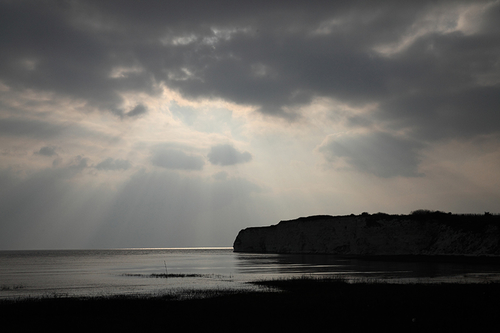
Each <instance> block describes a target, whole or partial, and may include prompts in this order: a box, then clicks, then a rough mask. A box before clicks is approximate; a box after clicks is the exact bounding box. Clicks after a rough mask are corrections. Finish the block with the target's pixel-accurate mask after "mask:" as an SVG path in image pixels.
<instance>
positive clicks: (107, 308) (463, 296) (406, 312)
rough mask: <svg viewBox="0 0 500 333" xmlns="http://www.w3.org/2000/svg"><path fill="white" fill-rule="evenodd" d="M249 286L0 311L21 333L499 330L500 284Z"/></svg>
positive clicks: (297, 282) (308, 282)
mask: <svg viewBox="0 0 500 333" xmlns="http://www.w3.org/2000/svg"><path fill="white" fill-rule="evenodd" d="M254 284H258V285H260V286H262V287H263V288H262V290H263V291H264V292H263V291H260V292H256V291H243V290H234V289H226V288H215V289H212V290H184V291H183V293H184V294H183V296H182V297H176V296H175V295H159V296H156V297H146V296H145V297H139V296H113V297H97V298H95V297H94V298H86V299H76V298H55V299H54V298H53V299H39V300H30V301H18V302H0V313H2V315H3V318H5V320H4V325H5V327H9V325H10V324H15V325H16V326H15V327H16V328H17V329H18V330H19V331H30V330H40V329H41V328H43V327H47V328H49V327H50V328H51V329H58V328H60V329H67V328H68V327H70V326H78V327H79V328H80V329H82V330H86V331H95V330H97V331H106V330H113V331H164V330H165V328H166V326H165V325H166V323H168V326H171V327H182V328H183V329H184V330H190V331H191V330H194V331H200V330H206V329H207V328H212V329H217V330H218V331H229V330H231V331H234V330H237V331H250V332H255V331H292V330H293V331H297V330H298V331H302V330H304V331H306V330H307V331H322V330H325V328H328V329H329V330H334V331H349V332H360V331H363V332H364V331H373V330H376V329H378V328H381V329H383V331H384V332H388V331H390V332H412V331H417V332H471V331H476V332H477V331H488V330H489V329H490V330H491V328H492V327H497V328H498V313H500V302H499V301H498V300H499V299H500V283H480V284H458V283H457V284H453V283H443V284H438V283H434V284H417V283H415V284H391V283H377V282H374V281H373V282H364V283H363V282H359V283H352V282H350V281H348V280H346V279H343V278H341V277H333V278H332V277H314V276H303V277H299V278H289V279H277V280H270V281H257V282H254ZM266 288H268V289H266ZM275 290H279V291H281V292H275ZM267 291H269V292H267ZM19 318H23V320H19ZM68 325H70V326H68Z"/></svg>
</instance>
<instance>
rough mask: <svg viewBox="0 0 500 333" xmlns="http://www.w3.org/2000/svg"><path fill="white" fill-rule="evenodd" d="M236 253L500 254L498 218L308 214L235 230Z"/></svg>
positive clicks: (380, 214)
mask: <svg viewBox="0 0 500 333" xmlns="http://www.w3.org/2000/svg"><path fill="white" fill-rule="evenodd" d="M233 248H234V251H235V252H260V253H325V254H338V255H473V256H498V255H500V216H497V215H495V216H493V215H489V214H487V215H479V216H478V215H475V216H473V215H451V214H445V213H429V214H422V215H415V216H413V215H387V214H382V213H379V214H374V215H369V214H366V213H364V214H362V215H358V216H354V215H351V216H336V217H333V216H312V217H307V218H299V219H296V220H291V221H281V222H280V223H278V224H277V225H272V226H268V227H251V228H247V229H243V230H241V231H240V232H239V234H238V236H237V237H236V240H235V241H234V245H233Z"/></svg>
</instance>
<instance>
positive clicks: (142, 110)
mask: <svg viewBox="0 0 500 333" xmlns="http://www.w3.org/2000/svg"><path fill="white" fill-rule="evenodd" d="M147 112H148V108H147V107H146V106H144V105H143V104H138V105H137V106H136V107H135V108H133V109H132V110H130V111H129V112H127V113H126V114H125V115H126V116H127V117H137V116H140V115H142V114H145V113H147Z"/></svg>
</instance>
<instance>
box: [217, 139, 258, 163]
mask: <svg viewBox="0 0 500 333" xmlns="http://www.w3.org/2000/svg"><path fill="white" fill-rule="evenodd" d="M208 160H209V161H210V163H212V164H219V165H234V164H239V163H246V162H249V161H251V160H252V155H251V154H250V153H249V152H247V151H246V152H243V153H241V152H239V151H238V150H236V148H234V147H233V146H231V145H229V144H224V145H217V146H214V147H212V148H211V149H210V152H209V153H208Z"/></svg>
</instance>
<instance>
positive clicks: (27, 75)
mask: <svg viewBox="0 0 500 333" xmlns="http://www.w3.org/2000/svg"><path fill="white" fill-rule="evenodd" d="M499 175H500V1H498V0H495V1H481V0H476V1H459V0H454V1H435V0H434V1H400V0H398V1H391V0H386V1H374V0H370V1H352V0H350V1H273V0H266V1H198V0H184V1H179V2H174V1H127V0H122V1H100V0H96V1H83V0H73V1H44V0H41V1H23V0H16V1H8V0H0V230H1V232H0V249H1V250H10V249H65V248H71V249H74V248H124V247H162V248H164V247H197V246H232V243H233V241H234V239H235V238H236V235H237V233H238V231H239V230H241V229H243V228H246V227H249V226H261V225H272V224H276V223H278V222H279V221H281V220H289V219H295V218H298V217H302V216H310V215H349V214H361V213H362V212H368V213H377V212H384V213H388V214H408V213H410V212H411V211H414V210H418V209H429V210H440V211H444V212H453V213H484V212H491V213H500V205H499V203H500V177H499Z"/></svg>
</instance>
